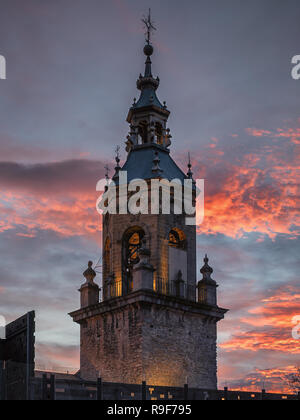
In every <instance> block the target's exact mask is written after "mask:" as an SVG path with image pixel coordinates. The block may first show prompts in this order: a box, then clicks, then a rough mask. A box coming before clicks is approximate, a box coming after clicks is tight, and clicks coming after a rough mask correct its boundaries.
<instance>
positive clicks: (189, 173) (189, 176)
mask: <svg viewBox="0 0 300 420" xmlns="http://www.w3.org/2000/svg"><path fill="white" fill-rule="evenodd" d="M188 156H189V161H188V169H189V170H188V172H187V176H188V178H189V179H193V172H192V163H191V154H190V152H189V155H188Z"/></svg>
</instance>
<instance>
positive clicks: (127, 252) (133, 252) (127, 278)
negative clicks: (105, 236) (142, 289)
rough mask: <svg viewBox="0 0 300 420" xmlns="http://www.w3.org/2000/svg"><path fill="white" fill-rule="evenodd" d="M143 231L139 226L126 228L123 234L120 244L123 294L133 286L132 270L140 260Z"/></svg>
mask: <svg viewBox="0 0 300 420" xmlns="http://www.w3.org/2000/svg"><path fill="white" fill-rule="evenodd" d="M144 236H145V232H144V231H143V229H141V228H140V227H137V226H136V227H133V228H130V229H128V230H127V231H126V232H125V233H124V235H123V245H122V279H123V286H124V289H122V290H124V294H127V293H129V292H130V291H131V290H132V287H133V284H132V282H133V279H132V270H133V267H134V265H136V264H138V263H139V261H140V258H139V250H140V248H141V246H142V239H143V237H144Z"/></svg>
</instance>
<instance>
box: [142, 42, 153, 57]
mask: <svg viewBox="0 0 300 420" xmlns="http://www.w3.org/2000/svg"><path fill="white" fill-rule="evenodd" d="M144 54H145V55H147V56H148V57H149V56H150V55H152V54H153V47H152V45H151V44H147V45H145V47H144Z"/></svg>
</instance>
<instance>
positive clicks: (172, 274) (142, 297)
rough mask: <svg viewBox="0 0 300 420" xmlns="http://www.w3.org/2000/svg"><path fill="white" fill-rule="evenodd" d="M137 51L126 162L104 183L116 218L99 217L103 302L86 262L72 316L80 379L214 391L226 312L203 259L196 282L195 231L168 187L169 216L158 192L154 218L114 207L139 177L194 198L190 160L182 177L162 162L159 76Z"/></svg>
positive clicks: (164, 114)
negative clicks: (113, 195)
mask: <svg viewBox="0 0 300 420" xmlns="http://www.w3.org/2000/svg"><path fill="white" fill-rule="evenodd" d="M144 54H145V56H146V63H145V72H144V75H140V77H139V79H138V81H137V88H138V89H139V90H140V92H141V93H140V98H139V100H138V101H136V100H134V103H133V105H132V106H131V108H130V110H129V113H128V117H127V121H128V123H129V125H130V130H129V135H128V136H127V142H126V151H127V153H128V156H127V160H126V162H125V164H124V165H123V167H122V168H121V167H120V160H119V157H118V156H117V158H116V163H117V164H116V168H115V174H114V177H113V179H112V181H113V182H114V185H116V191H117V207H118V214H110V213H109V212H107V213H106V214H105V215H103V233H102V234H103V268H102V270H103V279H102V290H101V292H102V293H101V295H102V298H101V301H99V286H98V285H97V284H96V283H95V282H94V279H95V277H96V272H95V271H94V270H93V268H92V263H89V267H88V269H87V271H85V273H84V276H85V278H86V282H85V283H84V284H83V285H82V286H81V289H80V294H81V308H80V309H79V310H77V311H75V312H72V313H71V314H70V315H71V316H72V318H73V320H74V321H75V322H77V323H78V324H79V325H80V331H81V333H80V334H81V344H80V345H81V360H80V375H81V377H82V378H84V379H89V380H94V379H96V378H97V377H98V376H99V375H100V376H101V377H102V379H103V380H104V381H106V382H121V383H128V384H137V383H141V382H142V381H147V383H149V384H152V385H160V386H179V387H180V386H182V385H183V384H184V383H186V381H188V383H189V385H190V386H192V387H197V388H206V389H216V388H217V344H216V343H217V322H218V321H220V320H221V319H223V317H224V314H225V313H226V310H225V309H222V308H220V307H218V305H217V284H216V282H215V281H214V280H213V279H212V278H211V274H212V271H213V270H212V269H211V267H210V266H209V264H208V258H207V257H205V259H204V266H203V267H202V269H201V274H202V277H203V278H202V279H201V280H200V281H199V282H198V283H197V263H196V227H195V225H189V224H187V223H186V220H187V214H185V213H184V211H183V212H181V213H179V212H178V211H177V210H175V207H176V206H175V203H176V200H177V202H178V200H181V201H182V203H183V201H184V199H183V196H181V198H180V199H178V196H176V194H175V192H174V191H175V190H174V189H173V188H170V189H169V192H170V197H171V204H170V211H169V212H165V211H164V210H163V203H162V201H163V193H161V194H160V195H159V196H158V207H157V209H158V211H156V212H153V211H150V210H149V211H148V214H141V213H139V212H136V214H132V213H128V211H126V210H127V204H126V209H122V208H121V207H122V205H121V204H120V203H121V201H120V198H121V196H122V194H123V192H124V187H127V185H128V184H129V183H130V182H132V181H133V180H135V179H141V180H144V181H146V185H147V186H148V188H149V191H150V187H151V186H152V185H153V182H155V181H157V182H159V181H160V182H162V183H165V184H166V182H167V181H168V182H173V181H174V180H176V182H179V183H182V184H183V183H184V182H185V180H190V181H191V185H192V196H193V201H194V204H195V200H196V186H195V183H194V182H193V178H192V176H193V174H192V171H191V165H190V163H189V165H188V173H187V174H185V173H184V172H183V171H182V170H181V169H180V168H179V167H178V166H177V164H176V163H175V162H174V160H173V159H172V157H171V156H170V146H171V134H170V130H169V128H168V127H167V122H168V117H169V115H170V111H169V110H168V109H167V106H166V103H165V102H164V103H163V104H162V103H161V102H160V100H159V99H158V97H157V94H156V91H157V88H158V86H159V78H154V77H153V75H152V68H151V65H152V63H151V56H152V54H153V47H152V46H151V44H150V42H147V44H146V46H145V48H144ZM124 173H126V181H125V182H124V178H123V174H124ZM107 188H109V187H107ZM125 189H126V188H125ZM131 196H132V193H129V200H130V197H131ZM151 200H152V199H151V198H149V203H148V204H149V209H150V207H151V202H152V201H151ZM177 204H178V203H177ZM182 207H183V208H184V206H182ZM151 209H152V207H151Z"/></svg>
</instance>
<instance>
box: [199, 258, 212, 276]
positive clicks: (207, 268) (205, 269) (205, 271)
mask: <svg viewBox="0 0 300 420" xmlns="http://www.w3.org/2000/svg"><path fill="white" fill-rule="evenodd" d="M203 261H204V266H203V267H202V268H201V270H200V272H201V273H202V274H203V277H204V278H205V277H207V278H208V279H210V275H211V274H212V273H213V271H214V270H213V269H212V268H211V267H210V266H209V265H208V262H209V258H208V256H207V254H205V258H204V260H203Z"/></svg>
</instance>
